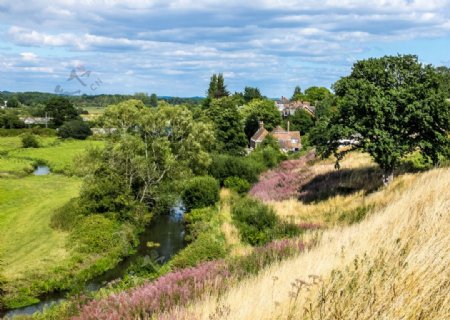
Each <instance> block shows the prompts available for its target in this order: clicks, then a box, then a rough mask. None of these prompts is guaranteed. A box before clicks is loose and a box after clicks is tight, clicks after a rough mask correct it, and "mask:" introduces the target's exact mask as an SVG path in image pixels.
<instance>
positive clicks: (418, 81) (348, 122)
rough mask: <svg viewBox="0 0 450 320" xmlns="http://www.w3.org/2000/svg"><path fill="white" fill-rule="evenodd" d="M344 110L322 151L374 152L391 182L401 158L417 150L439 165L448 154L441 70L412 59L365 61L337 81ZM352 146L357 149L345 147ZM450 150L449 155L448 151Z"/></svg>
mask: <svg viewBox="0 0 450 320" xmlns="http://www.w3.org/2000/svg"><path fill="white" fill-rule="evenodd" d="M334 90H335V92H336V95H337V96H338V110H337V112H336V113H335V114H333V115H332V117H331V120H330V122H329V123H328V125H327V127H326V129H325V130H326V131H327V138H326V139H323V140H324V141H323V145H322V146H321V147H320V148H319V151H320V152H321V153H322V154H323V155H324V156H328V155H330V154H332V153H334V154H335V155H336V158H337V165H339V160H340V159H342V157H343V156H344V155H345V154H346V153H347V152H348V151H350V150H353V149H358V148H361V149H363V150H365V151H367V152H369V153H370V155H371V156H372V157H373V158H374V160H375V161H376V162H377V163H378V164H379V165H380V167H381V169H382V170H383V172H384V175H383V180H384V182H385V183H389V182H390V180H391V179H392V177H393V172H394V169H395V168H396V167H397V166H398V164H399V162H400V159H401V158H402V157H404V156H405V155H407V154H408V153H411V152H413V151H415V150H419V151H420V152H421V153H422V154H423V155H424V156H425V157H427V158H429V159H430V160H432V161H433V163H437V162H438V159H439V155H440V154H442V153H445V152H448V146H449V139H448V130H449V121H450V120H449V119H450V114H449V105H448V104H447V103H446V102H445V96H444V93H443V90H442V86H441V85H440V77H439V75H438V74H437V72H436V70H435V68H433V67H432V66H430V65H422V64H421V63H419V61H418V58H417V57H416V56H412V55H404V56H401V55H399V56H385V57H382V58H371V59H367V60H361V61H358V62H356V63H355V64H354V66H353V68H352V72H351V74H350V75H349V76H347V77H344V78H342V79H340V80H339V81H337V82H336V83H335V85H334ZM343 144H348V145H350V146H351V147H349V148H346V149H342V148H340V146H342V145H343ZM446 150H447V151H446Z"/></svg>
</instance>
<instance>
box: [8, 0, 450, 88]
mask: <svg viewBox="0 0 450 320" xmlns="http://www.w3.org/2000/svg"><path fill="white" fill-rule="evenodd" d="M0 39H2V41H1V43H0V68H1V69H2V70H3V72H2V73H1V74H0V90H15V91H25V90H41V91H50V92H51V91H52V90H53V88H54V87H55V86H56V85H57V84H59V83H63V82H64V81H67V77H68V75H69V74H70V72H71V70H72V69H73V68H78V67H80V66H83V67H85V68H87V69H89V70H91V71H92V74H93V75H94V74H95V76H96V77H97V78H101V80H102V86H101V88H99V91H97V92H89V91H87V92H85V93H87V94H93V93H100V92H105V93H106V92H118V93H134V92H149V93H151V92H156V93H158V94H160V95H179V96H194V95H203V94H204V91H205V90H206V87H207V83H208V79H209V77H210V75H211V74H212V73H214V72H223V73H224V74H225V76H226V82H227V83H228V85H229V88H230V89H231V90H232V91H234V90H236V91H241V90H242V89H243V87H244V86H245V85H252V86H258V87H259V88H261V90H262V92H263V93H264V94H266V95H268V96H271V97H275V96H280V95H282V94H283V95H288V94H290V93H291V91H292V90H293V87H294V86H295V85H297V84H299V85H300V86H301V87H302V88H306V87H309V86H311V85H323V86H327V87H329V86H330V85H331V84H332V83H333V82H335V81H336V80H337V79H339V77H341V76H343V75H346V74H347V73H348V72H349V71H350V68H351V65H352V63H353V62H354V61H356V60H357V59H361V58H365V57H368V56H380V55H384V54H396V53H397V52H398V53H412V54H418V55H419V57H420V58H421V59H422V60H423V61H424V62H427V63H433V64H446V63H447V64H448V57H447V56H448V53H447V52H448V51H449V50H450V1H444V0H427V1H424V0H416V1H414V0H391V1H385V0H366V1H356V0H340V1H337V0H326V1H311V0H304V1H295V0H283V1H281V0H262V1H252V2H249V3H244V2H243V1H235V0H231V1H226V2H225V1H212V0H197V1H191V0H178V1H159V0H156V1H144V0H134V1H127V2H126V3H125V2H123V1H113V0H109V1H108V0H103V1H92V0H79V1H72V0H64V1H62V0H59V1H53V2H52V3H51V4H49V3H48V1H41V0H37V1H33V2H28V1H1V0H0Z"/></svg>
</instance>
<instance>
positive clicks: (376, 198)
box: [268, 152, 416, 226]
mask: <svg viewBox="0 0 450 320" xmlns="http://www.w3.org/2000/svg"><path fill="white" fill-rule="evenodd" d="M334 163H335V159H334V158H333V157H330V158H329V159H325V160H320V161H317V162H316V163H314V164H313V165H311V166H309V167H307V168H306V169H301V170H308V171H309V172H311V173H312V176H319V175H323V174H327V173H332V172H336V169H335V167H334ZM374 167H376V164H375V163H374V162H373V161H372V159H371V158H370V156H369V155H368V154H367V153H361V152H352V153H349V154H348V155H347V156H346V157H345V158H344V160H343V161H342V162H341V169H343V170H344V169H364V168H366V169H369V168H374ZM364 178H367V177H361V176H360V175H359V174H358V173H355V174H354V175H352V179H354V180H358V179H364ZM415 178H416V175H412V174H408V175H402V176H400V177H398V178H397V179H396V180H395V181H394V182H393V183H391V185H389V187H388V188H382V189H380V190H379V191H377V192H373V193H371V194H368V195H367V194H366V193H365V192H364V191H359V192H355V193H353V194H350V195H337V196H333V197H330V198H328V199H325V200H322V201H319V202H312V203H304V202H302V201H299V200H297V199H289V200H284V201H270V202H268V204H269V205H271V206H272V207H273V208H274V209H275V211H276V212H277V214H278V216H280V217H281V218H283V219H284V220H286V221H288V222H292V223H303V222H309V223H317V224H321V225H324V226H334V225H336V224H341V225H345V224H347V223H348V221H345V220H342V215H343V214H345V212H351V211H353V210H358V209H362V210H367V211H368V212H369V213H370V212H373V211H376V210H378V209H380V208H383V207H384V206H386V205H387V204H388V203H390V202H391V201H393V199H394V198H395V197H397V196H398V195H399V194H400V193H401V192H402V191H403V190H405V189H406V188H408V187H409V186H410V185H411V184H412V182H413V181H414V180H415ZM359 183H361V181H359ZM364 183H365V184H371V183H372V184H373V183H374V182H373V181H364ZM347 184H353V183H352V181H349V182H347ZM355 184H357V183H355Z"/></svg>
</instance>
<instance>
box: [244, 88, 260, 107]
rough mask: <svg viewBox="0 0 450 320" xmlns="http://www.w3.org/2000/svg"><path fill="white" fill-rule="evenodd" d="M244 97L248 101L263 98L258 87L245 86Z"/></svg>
mask: <svg viewBox="0 0 450 320" xmlns="http://www.w3.org/2000/svg"><path fill="white" fill-rule="evenodd" d="M243 97H244V101H245V102H246V103H248V102H250V101H252V100H253V99H263V96H262V95H261V92H260V91H259V89H258V88H256V87H245V88H244V94H243Z"/></svg>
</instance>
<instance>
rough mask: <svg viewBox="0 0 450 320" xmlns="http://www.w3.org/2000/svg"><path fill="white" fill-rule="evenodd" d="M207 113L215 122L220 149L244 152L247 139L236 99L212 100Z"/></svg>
mask: <svg viewBox="0 0 450 320" xmlns="http://www.w3.org/2000/svg"><path fill="white" fill-rule="evenodd" d="M206 114H207V116H208V117H209V119H211V121H212V122H213V123H214V128H215V130H216V138H217V142H218V149H219V150H222V151H225V152H228V153H231V154H242V153H243V151H244V147H245V146H246V145H247V140H246V138H245V135H244V132H243V126H242V118H241V115H240V113H239V111H238V109H237V106H236V104H235V101H234V99H233V98H232V97H226V98H221V99H214V100H212V101H211V103H210V106H209V108H208V109H207V110H206Z"/></svg>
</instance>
